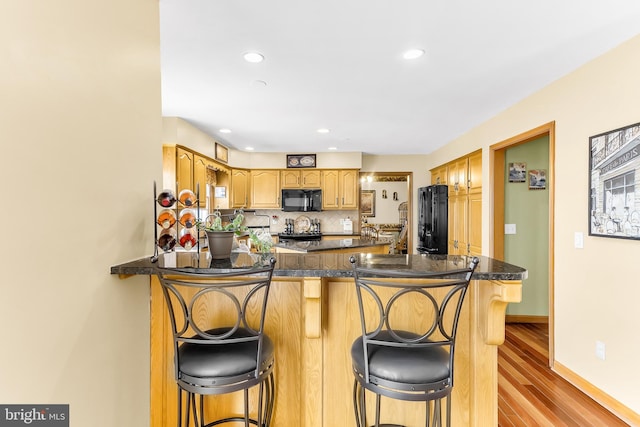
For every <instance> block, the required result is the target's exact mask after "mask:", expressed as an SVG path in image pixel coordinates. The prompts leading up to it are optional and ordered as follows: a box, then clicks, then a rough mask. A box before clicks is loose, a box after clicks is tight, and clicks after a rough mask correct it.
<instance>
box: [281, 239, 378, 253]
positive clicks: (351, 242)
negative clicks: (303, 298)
mask: <svg viewBox="0 0 640 427" xmlns="http://www.w3.org/2000/svg"><path fill="white" fill-rule="evenodd" d="M388 244H389V242H386V241H383V240H372V239H360V238H345V239H335V240H298V241H296V240H287V241H283V242H279V243H276V244H275V247H276V248H282V249H287V250H290V251H296V252H321V251H335V250H336V249H358V248H370V247H373V246H385V245H388ZM354 252H358V251H354Z"/></svg>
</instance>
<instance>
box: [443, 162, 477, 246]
mask: <svg viewBox="0 0 640 427" xmlns="http://www.w3.org/2000/svg"><path fill="white" fill-rule="evenodd" d="M444 177H446V181H445V182H443V179H445V178H444ZM438 180H440V181H439V183H440V184H446V185H448V186H449V217H448V234H449V236H448V252H449V254H451V255H481V254H482V150H478V151H475V152H473V153H471V154H468V155H466V156H463V157H461V158H459V159H456V160H453V161H451V162H449V163H447V164H444V165H441V166H438V167H437V168H434V169H431V183H432V184H435V183H437V182H438Z"/></svg>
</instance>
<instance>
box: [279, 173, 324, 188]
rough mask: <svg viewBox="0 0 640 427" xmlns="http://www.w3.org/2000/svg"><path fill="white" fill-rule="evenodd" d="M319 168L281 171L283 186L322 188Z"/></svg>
mask: <svg viewBox="0 0 640 427" xmlns="http://www.w3.org/2000/svg"><path fill="white" fill-rule="evenodd" d="M320 176H321V173H320V171H319V170H317V169H314V170H295V169H287V170H283V171H281V173H280V183H281V188H320V187H321V185H322V184H321V180H320Z"/></svg>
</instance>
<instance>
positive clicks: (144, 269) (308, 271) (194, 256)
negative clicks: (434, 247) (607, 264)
mask: <svg viewBox="0 0 640 427" xmlns="http://www.w3.org/2000/svg"><path fill="white" fill-rule="evenodd" d="M351 255H352V254H346V253H344V254H343V253H323V252H322V251H320V252H315V253H299V254H298V253H284V254H253V253H252V254H248V253H232V254H231V258H230V259H227V260H212V259H210V257H209V254H208V252H201V253H196V252H173V253H168V254H161V255H160V256H159V258H158V261H157V262H155V263H152V262H151V260H150V257H146V258H142V259H139V260H135V261H131V262H127V263H124V264H120V265H116V266H113V267H111V274H118V275H123V276H128V275H154V274H156V271H157V269H158V268H171V269H174V270H175V271H176V272H179V271H181V270H183V271H194V270H198V271H201V272H203V273H206V272H213V271H220V270H228V269H238V268H250V267H252V266H254V265H261V264H263V263H266V262H268V259H269V257H272V256H273V257H275V258H276V267H275V271H274V276H276V277H351V276H352V273H351V264H350V262H349V257H350V256H351ZM355 255H357V256H359V257H360V262H361V263H362V264H368V265H371V266H375V267H376V268H383V269H386V270H404V271H406V270H407V269H411V270H416V271H446V270H448V269H457V268H460V266H461V265H464V263H466V262H467V257H465V256H458V255H381V254H355ZM478 258H479V259H480V264H479V265H478V267H477V268H476V271H475V273H474V275H473V279H475V280H523V279H526V278H527V270H526V269H524V268H522V267H518V266H515V265H512V264H508V263H505V262H502V261H498V260H496V259H493V258H488V257H483V256H481V257H478Z"/></svg>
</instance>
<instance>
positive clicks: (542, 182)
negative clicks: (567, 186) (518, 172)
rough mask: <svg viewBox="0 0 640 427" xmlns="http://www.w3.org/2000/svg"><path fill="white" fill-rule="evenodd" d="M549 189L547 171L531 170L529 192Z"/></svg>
mask: <svg viewBox="0 0 640 427" xmlns="http://www.w3.org/2000/svg"><path fill="white" fill-rule="evenodd" d="M545 188H547V171H546V170H545V169H531V170H529V190H544V189H545Z"/></svg>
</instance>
